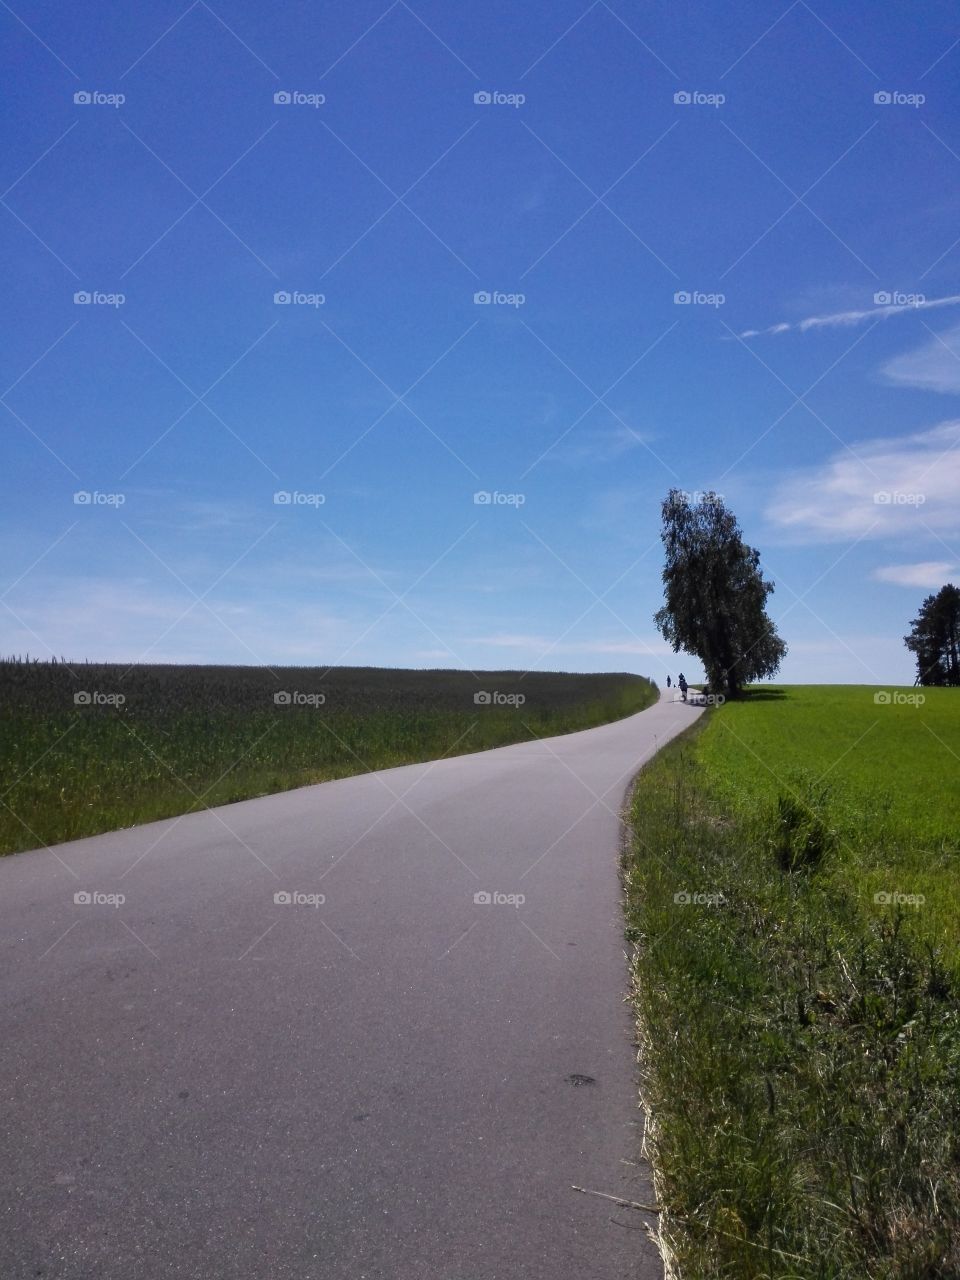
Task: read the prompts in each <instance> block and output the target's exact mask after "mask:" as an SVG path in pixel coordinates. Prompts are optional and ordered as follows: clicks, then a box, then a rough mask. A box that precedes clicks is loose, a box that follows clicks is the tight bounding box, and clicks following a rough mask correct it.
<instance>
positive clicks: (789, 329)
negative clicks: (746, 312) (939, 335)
mask: <svg viewBox="0 0 960 1280" xmlns="http://www.w3.org/2000/svg"><path fill="white" fill-rule="evenodd" d="M875 296H876V297H877V298H879V299H880V301H879V302H877V303H875V305H874V306H872V307H869V308H868V309H867V310H865V311H835V312H833V313H832V314H831V315H826V316H808V317H807V318H806V319H805V320H796V321H794V322H793V323H792V324H787V323H786V322H785V321H784V322H781V323H780V324H774V325H771V326H770V327H769V328H768V329H744V330H743V332H742V333H740V334H738V337H741V338H759V337H764V336H766V335H768V334H772V333H807V332H809V330H811V329H849V328H852V327H853V326H854V325H858V324H862V323H863V322H864V321H865V320H886V319H887V318H888V317H889V316H901V315H909V314H912V313H914V312H916V311H933V310H935V309H936V308H938V307H956V306H960V294H951V295H950V297H947V298H923V297H922V295H919V294H918V295H916V297H917V299H918V300H917V301H915V302H909V303H904V302H894V301H890V302H886V301H884V299H886V298H894V297H899V296H900V295H895V294H890V293H878V294H876V295H875Z"/></svg>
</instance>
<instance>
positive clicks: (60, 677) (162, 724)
mask: <svg viewBox="0 0 960 1280" xmlns="http://www.w3.org/2000/svg"><path fill="white" fill-rule="evenodd" d="M656 696H657V690H656V686H655V685H653V684H651V683H650V682H649V681H648V680H645V679H644V678H643V677H640V676H634V675H628V674H623V673H620V674H602V675H572V674H566V673H558V672H529V673H522V672H518V671H486V672H478V673H473V672H467V671H408V670H389V669H384V668H372V667H368V668H363V667H334V668H329V669H325V668H320V667H281V668H276V669H270V668H265V667H213V666H210V667H205V666H196V667H187V666H159V665H143V666H132V667H125V666H122V665H93V664H70V665H68V664H66V663H62V662H61V663H46V662H42V663H41V662H16V661H7V662H0V770H2V772H0V776H2V778H3V779H4V782H3V787H4V790H5V792H6V794H5V795H4V796H3V803H2V806H0V852H2V853H10V852H13V851H15V850H19V849H27V848H34V847H38V846H39V845H41V844H53V843H56V842H58V841H63V840H71V839H74V838H76V837H79V836H86V835H94V834H96V833H98V832H101V831H109V830H114V829H116V828H119V827H126V826H131V825H133V824H135V823H140V822H148V821H151V820H153V819H155V818H162V817H169V816H172V815H174V814H180V813H187V812H191V811H192V810H195V809H201V808H204V807H207V806H211V805H216V804H226V803H230V802H232V801H235V800H243V799H247V798H249V797H251V796H256V795H264V794H267V793H269V792H273V791H283V790H287V789H289V788H291V787H298V786H304V785H307V784H309V783H314V782H322V781H325V780H327V779H330V778H340V777H345V776H347V775H348V774H354V773H360V772H364V771H365V770H369V769H382V768H388V767H390V766H392V765H399V764H409V763H412V762H414V761H420V760H430V759H435V758H437V757H440V756H443V755H459V754H463V753H466V752H470V751H481V750H484V749H486V748H489V747H495V746H502V745H504V744H506V743H510V742H519V741H523V740H525V739H528V738H533V737H545V736H549V735H551V734H559V733H567V732H571V731H573V730H577V729H586V728H591V727H592V726H594V725H598V724H603V723H606V722H607V721H610V720H616V719H619V718H620V717H622V716H625V715H630V714H631V713H633V712H635V711H639V710H642V709H643V708H644V707H646V706H648V705H649V704H650V703H651V702H652V701H654V700H655V699H656Z"/></svg>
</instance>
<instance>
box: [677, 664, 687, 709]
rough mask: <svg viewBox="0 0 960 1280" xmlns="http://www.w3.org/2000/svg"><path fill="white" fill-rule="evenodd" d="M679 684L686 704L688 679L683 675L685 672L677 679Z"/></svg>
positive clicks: (681, 695)
mask: <svg viewBox="0 0 960 1280" xmlns="http://www.w3.org/2000/svg"><path fill="white" fill-rule="evenodd" d="M677 684H678V685H679V687H680V697H681V698H682V699H683V701H684V702H686V700H687V678H686V676H685V675H684V674H683V672H682V671H681V672H680V675H679V676H678V677H677Z"/></svg>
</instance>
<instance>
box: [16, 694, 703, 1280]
mask: <svg viewBox="0 0 960 1280" xmlns="http://www.w3.org/2000/svg"><path fill="white" fill-rule="evenodd" d="M478 714H479V713H478ZM517 714H518V715H519V714H522V711H518V713H517ZM699 714H700V713H699V711H698V710H697V709H696V708H694V707H690V706H684V705H683V704H680V703H678V702H675V701H674V700H673V694H672V691H671V692H668V695H667V696H666V697H664V698H663V699H661V701H660V702H659V704H657V705H656V706H654V707H652V708H651V709H650V710H648V711H645V712H642V713H641V714H639V715H635V716H632V717H630V718H629V719H626V720H622V721H620V722H618V723H616V724H612V725H607V726H604V727H602V728H599V729H592V730H589V731H586V732H583V733H575V734H570V735H567V736H564V737H560V738H551V739H549V740H545V741H540V742H530V743H523V744H519V745H515V746H511V747H504V748H500V749H498V750H494V751H487V752H483V753H480V754H476V755H470V756H462V757H457V758H455V759H449V760H443V761H439V762H433V763H430V764H423V765H412V766H409V767H405V768H399V769H391V770H387V771H384V772H380V773H369V774H364V775H361V776H358V777H354V778H347V779H343V780H342V781H337V782H329V783H324V784H322V785H320V786H315V787H307V788H304V789H302V790H298V791H292V792H287V793H285V794H281V795H275V796H266V797H263V798H261V799H257V800H250V801H245V802H243V803H240V804H234V805H228V806H224V807H222V808H220V809H216V810H208V811H206V812H204V813H200V814H193V815H189V816H186V817H182V818H179V819H171V820H168V821H164V822H156V823H151V824H149V825H146V826H142V827H136V828H132V829H130V830H126V831H120V832H115V833H112V834H109V835H104V836H97V837H94V838H92V839H87V840H78V841H75V842H72V843H70V844H63V845H59V846H57V847H56V848H54V849H52V850H38V851H36V852H31V853H24V854H18V855H15V856H13V857H9V858H6V859H2V860H0V945H2V963H0V1017H2V1024H0V1096H2V1114H0V1136H2V1151H3V1154H2V1158H0V1276H2V1277H3V1280H27V1278H28V1277H43V1278H44V1280H94V1278H97V1280H147V1278H149V1280H153V1278H154V1277H156V1278H157V1280H160V1278H161V1277H162V1278H163V1280H194V1278H196V1280H201V1278H202V1280H221V1278H222V1277H225V1278H229V1280H234V1278H235V1280H286V1278H288V1277H290V1278H294V1277H295V1278H296V1280H313V1278H314V1277H317V1278H321V1277H322V1280H518V1278H519V1277H524V1278H526V1277H530V1278H532V1280H539V1278H540V1277H543V1278H544V1280H627V1277H630V1278H631V1280H638V1278H639V1280H647V1278H649V1277H656V1276H659V1275H660V1274H661V1269H660V1263H659V1258H658V1256H657V1253H656V1250H655V1249H654V1248H653V1246H652V1245H651V1244H650V1242H649V1240H648V1239H647V1235H646V1233H645V1231H644V1230H642V1229H641V1228H642V1222H643V1215H642V1214H640V1213H639V1212H638V1211H637V1210H633V1209H622V1208H619V1207H618V1206H617V1205H615V1204H613V1203H612V1202H611V1201H609V1200H604V1199H602V1198H599V1197H596V1196H589V1195H582V1194H577V1193H576V1192H574V1191H572V1190H571V1186H572V1185H574V1184H575V1185H577V1186H580V1187H585V1188H588V1189H591V1190H596V1191H602V1192H605V1193H607V1194H608V1195H615V1196H624V1197H627V1198H629V1199H632V1200H638V1201H644V1202H648V1201H650V1200H651V1198H652V1191H651V1188H650V1185H649V1183H648V1180H647V1171H646V1170H645V1168H644V1167H643V1166H642V1165H641V1164H639V1163H638V1162H639V1159H640V1157H639V1148H640V1140H641V1136H642V1113H641V1112H640V1111H639V1109H638V1104H637V1089H636V1078H635V1063H634V1058H635V1054H634V1049H633V1048H632V1045H631V1042H632V1039H633V1033H632V1027H631V1019H630V1015H629V1011H628V1009H627V1007H626V1005H625V1004H624V991H625V976H626V975H625V964H624V958H623V937H622V917H621V906H620V893H619V884H618V874H617V857H618V811H619V809H620V805H621V802H622V800H623V796H624V790H625V788H626V786H627V784H628V783H629V781H630V779H631V777H632V776H633V774H634V773H635V772H636V770H637V768H638V767H639V766H640V765H641V764H642V763H643V762H644V761H645V760H647V759H648V758H649V757H650V756H651V755H652V754H653V752H654V751H655V749H656V746H657V745H658V744H662V743H663V742H665V741H666V740H667V739H669V738H670V737H672V736H673V735H674V734H676V733H677V732H679V731H680V730H681V729H682V728H684V727H685V726H686V725H688V724H689V723H691V721H692V720H693V719H695V718H696V716H697V715H699ZM78 894H79V895H81V900H80V901H75V895H78ZM278 894H279V895H281V900H280V901H275V896H276V895H278ZM83 895H88V896H89V897H90V898H91V901H88V902H85V901H83V900H82V897H83ZM283 895H288V896H289V897H290V899H291V900H290V901H289V902H285V901H283V900H282V898H283ZM477 895H481V896H480V897H479V898H478V897H477ZM483 895H488V896H489V899H490V900H489V901H487V900H484V897H483ZM121 896H122V898H123V899H124V900H123V901H122V902H121V901H120V897H121ZM321 896H322V898H323V901H322V902H321V901H320V897H321ZM521 897H522V901H521Z"/></svg>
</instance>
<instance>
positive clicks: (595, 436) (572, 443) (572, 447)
mask: <svg viewBox="0 0 960 1280" xmlns="http://www.w3.org/2000/svg"><path fill="white" fill-rule="evenodd" d="M650 439H651V436H649V435H648V434H646V433H644V432H642V431H634V430H633V428H632V427H628V426H627V425H626V424H625V423H619V424H617V425H615V426H612V427H603V428H600V429H599V430H596V431H588V432H584V433H583V434H582V435H579V434H576V435H570V436H569V437H568V438H567V439H566V440H564V441H563V442H562V443H561V444H559V445H558V446H557V447H556V448H555V449H553V450H551V451H550V453H548V454H547V455H546V456H547V457H548V458H552V459H553V460H554V461H556V462H568V463H570V462H573V463H583V462H588V463H589V462H613V461H615V459H617V458H620V457H622V456H623V455H624V454H625V453H629V452H630V451H631V450H633V449H638V448H639V447H640V446H641V445H643V444H646V443H648V441H649V440H650Z"/></svg>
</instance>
